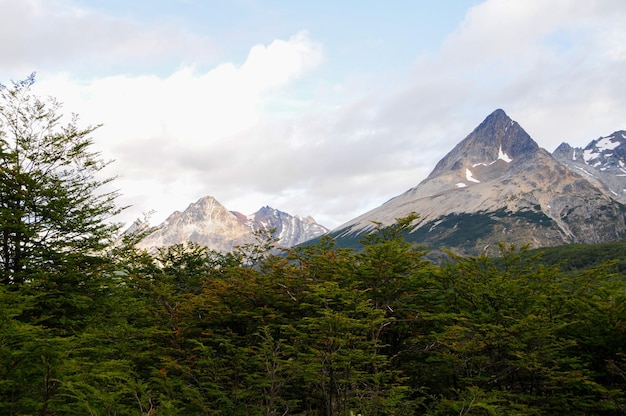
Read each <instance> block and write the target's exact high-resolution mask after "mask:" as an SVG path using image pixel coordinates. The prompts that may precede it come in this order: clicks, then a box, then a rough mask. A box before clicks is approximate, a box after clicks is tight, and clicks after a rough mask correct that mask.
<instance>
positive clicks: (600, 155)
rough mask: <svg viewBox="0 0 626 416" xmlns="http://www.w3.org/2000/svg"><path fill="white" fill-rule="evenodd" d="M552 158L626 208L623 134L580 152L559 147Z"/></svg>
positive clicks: (595, 142)
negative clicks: (577, 173) (625, 205)
mask: <svg viewBox="0 0 626 416" xmlns="http://www.w3.org/2000/svg"><path fill="white" fill-rule="evenodd" d="M552 155H553V156H554V157H555V158H556V159H557V160H558V161H559V162H561V163H563V164H564V165H565V166H567V167H569V168H570V169H572V170H574V171H576V172H579V173H580V174H581V175H583V176H584V177H585V178H586V179H587V180H588V181H589V182H591V183H593V184H594V185H596V186H597V187H598V188H599V189H601V190H603V191H604V192H605V193H606V194H607V195H608V196H610V197H611V198H614V199H616V200H617V201H619V202H621V203H623V204H626V131H624V130H620V131H616V132H615V133H613V134H611V135H609V136H606V137H600V138H598V139H595V140H592V141H591V142H590V143H589V144H588V145H587V146H586V147H585V148H584V149H583V148H574V147H572V146H570V145H569V144H567V143H562V144H561V145H560V146H559V147H557V148H556V150H555V151H554V152H553V153H552Z"/></svg>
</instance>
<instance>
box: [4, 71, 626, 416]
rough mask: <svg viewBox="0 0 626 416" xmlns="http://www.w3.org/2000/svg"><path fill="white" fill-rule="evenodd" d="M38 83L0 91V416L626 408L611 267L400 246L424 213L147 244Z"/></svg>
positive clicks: (624, 325) (622, 313)
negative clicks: (249, 238) (346, 237)
mask: <svg viewBox="0 0 626 416" xmlns="http://www.w3.org/2000/svg"><path fill="white" fill-rule="evenodd" d="M33 82H34V77H29V78H28V79H27V80H25V81H21V82H18V83H13V85H12V86H10V87H6V86H2V87H1V88H0V103H1V104H0V157H2V158H3V163H2V166H0V174H1V175H2V180H1V183H0V187H1V188H0V260H1V266H2V271H1V276H0V277H1V280H2V283H1V284H0V318H1V319H0V414H5V415H346V416H347V415H358V414H361V415H562V414H572V415H624V414H626V396H625V387H626V357H625V356H624V348H625V346H626V302H625V301H626V291H625V285H624V283H625V280H624V275H623V273H622V272H621V269H620V268H618V267H616V264H615V263H612V262H605V263H602V264H600V265H594V266H593V267H590V268H577V269H575V270H572V269H567V268H563V267H561V265H560V264H558V263H555V264H546V263H545V262H543V261H542V259H541V253H538V252H534V251H533V252H530V251H528V250H526V249H524V248H516V247H511V246H505V245H502V246H501V247H500V249H501V255H500V256H499V257H497V258H490V257H487V256H476V257H461V256H456V255H454V254H453V253H449V260H448V261H446V262H443V263H438V264H434V263H431V262H430V261H428V260H427V259H426V257H425V256H426V254H427V248H425V247H419V246H415V245H414V244H411V243H408V242H406V241H405V240H404V239H403V238H402V234H403V232H404V231H406V229H407V228H408V227H409V226H410V224H411V222H412V221H413V220H414V219H415V218H416V217H415V215H414V214H410V215H408V216H407V217H405V218H400V219H398V220H397V222H396V223H395V224H394V225H392V226H390V227H383V226H382V225H381V224H376V226H377V227H376V231H375V232H373V233H372V234H369V235H366V236H364V237H363V240H362V248H361V249H360V250H354V249H346V248H338V247H336V246H335V244H334V242H333V240H332V239H331V238H323V239H322V240H321V241H320V242H319V243H317V244H315V245H310V246H302V247H294V248H291V249H286V250H283V251H281V252H279V253H276V252H275V251H274V250H272V249H273V240H272V239H271V238H270V237H267V235H265V234H263V233H261V234H259V236H258V237H259V241H258V243H257V244H250V245H246V246H242V247H238V248H237V249H236V250H234V251H233V252H231V253H218V252H215V251H211V250H209V249H207V248H205V247H201V246H198V245H195V244H184V245H175V246H171V247H165V248H161V249H158V250H156V251H153V252H148V251H145V250H138V249H136V247H135V244H136V242H137V241H138V239H140V238H141V237H142V234H141V233H139V234H137V235H126V236H124V238H123V239H122V240H121V241H120V240H119V239H117V237H118V231H119V226H116V225H114V224H111V223H110V222H109V219H110V218H112V217H113V216H114V215H115V214H116V213H118V212H119V210H120V209H119V208H117V207H116V205H115V199H116V196H117V194H116V193H107V192H101V190H102V189H103V188H102V186H103V185H104V184H106V183H108V182H109V181H110V180H112V179H108V180H98V179H96V173H98V172H100V171H101V170H102V169H104V168H105V167H106V165H107V162H105V161H103V160H101V156H100V154H99V153H98V152H94V151H92V150H91V147H92V141H91V139H90V138H89V136H90V134H91V133H92V132H93V131H94V129H96V128H97V126H96V127H87V128H79V127H78V125H77V123H78V119H77V118H71V119H70V121H69V122H68V123H67V124H62V120H63V119H62V118H61V116H60V115H59V111H60V106H59V104H58V103H57V102H56V101H54V100H52V99H50V100H44V99H41V98H39V97H36V96H34V95H33V94H32V93H31V91H30V88H31V86H32V83H33Z"/></svg>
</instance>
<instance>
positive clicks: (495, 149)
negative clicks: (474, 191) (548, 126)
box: [427, 109, 539, 180]
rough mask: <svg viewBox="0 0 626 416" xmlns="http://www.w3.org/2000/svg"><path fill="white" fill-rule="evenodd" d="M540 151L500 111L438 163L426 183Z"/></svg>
mask: <svg viewBox="0 0 626 416" xmlns="http://www.w3.org/2000/svg"><path fill="white" fill-rule="evenodd" d="M538 149H539V145H538V144H537V143H536V142H535V141H534V140H533V139H532V138H531V137H530V136H529V135H528V133H526V131H524V129H523V128H522V127H521V126H520V125H519V124H518V123H517V122H516V121H514V120H512V119H511V118H510V117H509V116H508V115H507V114H506V113H505V112H504V110H502V109H497V110H495V111H494V112H492V113H491V114H490V115H488V116H487V118H485V120H483V122H482V123H480V125H479V126H478V127H476V128H475V129H474V131H472V132H471V133H470V134H469V135H468V136H467V137H466V138H465V139H463V140H462V141H461V142H460V143H459V144H457V145H456V146H455V147H454V149H452V151H450V153H448V154H447V155H446V156H445V157H444V158H443V159H441V160H440V161H439V163H438V164H437V165H436V166H435V169H434V170H433V171H432V172H431V174H430V175H429V177H428V178H427V180H428V179H432V178H434V177H437V176H439V175H441V174H442V173H444V172H446V171H451V170H459V169H466V168H467V167H468V166H477V165H490V164H493V163H494V162H495V161H497V160H504V161H506V162H512V161H515V160H516V159H519V158H524V157H525V156H527V155H529V154H532V153H534V152H536V151H537V150H538Z"/></svg>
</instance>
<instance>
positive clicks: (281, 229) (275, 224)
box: [139, 196, 328, 252]
mask: <svg viewBox="0 0 626 416" xmlns="http://www.w3.org/2000/svg"><path fill="white" fill-rule="evenodd" d="M260 230H274V231H273V233H272V237H274V238H276V239H277V242H276V245H277V246H278V247H292V246H295V245H298V244H301V243H303V242H305V241H307V240H310V239H312V238H316V237H319V236H321V235H323V234H325V233H327V232H328V229H327V228H326V227H324V226H322V225H320V224H318V223H317V222H315V220H314V219H313V218H311V217H306V218H302V217H300V216H297V215H296V216H292V215H290V214H287V213H285V212H282V211H279V210H277V209H274V208H271V207H268V206H266V207H263V208H261V209H260V210H258V211H257V212H255V213H254V214H251V215H244V214H242V213H240V212H237V211H229V210H227V209H226V208H225V207H224V206H223V205H222V204H220V203H219V202H218V201H217V200H216V199H215V198H213V197H212V196H207V197H204V198H200V199H199V200H198V201H197V202H195V203H192V204H190V205H189V206H188V207H187V209H185V210H184V211H183V212H179V211H176V212H174V213H173V214H171V215H170V216H169V217H168V218H167V219H166V220H165V221H164V222H163V223H162V224H161V225H159V226H158V227H156V228H155V231H153V232H152V233H151V234H149V235H148V236H147V237H146V238H144V239H143V240H142V241H141V242H140V243H139V247H141V248H151V247H162V246H169V245H173V244H178V243H184V242H188V241H192V242H195V243H198V244H200V245H202V246H206V247H209V248H211V249H213V250H216V251H220V252H229V251H232V250H233V249H234V248H235V247H237V246H243V245H244V244H249V243H255V242H256V236H255V232H257V231H260Z"/></svg>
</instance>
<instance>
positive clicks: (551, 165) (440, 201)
mask: <svg viewBox="0 0 626 416" xmlns="http://www.w3.org/2000/svg"><path fill="white" fill-rule="evenodd" d="M624 136H625V135H624V132H621V131H620V132H616V133H614V134H612V135H611V136H607V137H603V138H600V139H597V140H594V141H593V142H591V143H590V145H589V146H587V147H586V148H585V149H574V148H572V147H571V146H568V145H567V144H562V145H561V146H559V148H558V149H557V150H556V151H555V154H554V155H552V154H550V153H549V152H548V151H546V150H544V149H542V148H540V147H539V146H538V145H537V143H536V142H535V141H534V140H533V139H532V138H531V137H530V136H529V135H528V134H527V133H526V132H525V131H524V129H523V128H522V127H521V126H520V125H519V124H518V123H517V122H515V121H513V120H511V119H510V118H509V117H508V116H507V115H506V113H505V112H504V111H503V110H496V111H494V112H493V113H492V114H491V115H489V116H488V117H487V118H486V119H485V120H484V121H483V122H482V123H481V124H480V125H479V126H478V127H477V128H476V129H475V130H474V131H473V132H471V133H470V134H469V135H468V136H467V137H466V138H465V139H463V140H462V141H461V142H460V143H459V144H458V145H457V146H456V147H454V149H452V151H450V152H449V153H448V154H447V155H446V156H445V157H444V158H443V159H441V160H440V161H439V163H437V165H436V166H435V168H434V170H433V171H432V172H431V173H430V175H429V176H428V177H427V178H426V179H424V180H423V181H422V182H421V183H420V184H419V185H417V186H416V187H414V188H411V189H409V190H408V191H406V192H405V193H403V194H401V195H399V196H397V197H395V198H392V199H391V200H389V201H388V202H386V203H384V204H383V205H381V206H380V207H378V208H375V209H373V210H371V211H369V212H367V213H365V214H363V215H361V216H359V217H357V218H355V219H353V220H351V221H348V222H347V223H345V224H343V225H341V226H339V227H337V228H336V229H334V230H333V231H331V233H330V234H331V235H332V236H333V237H335V239H336V240H337V242H338V244H339V245H343V246H356V241H357V240H359V239H360V238H361V236H362V235H363V234H364V233H369V232H372V231H373V230H374V227H375V225H374V222H378V223H382V224H383V225H389V224H392V223H394V222H395V219H396V218H400V217H405V216H407V215H408V214H409V213H411V212H415V213H417V214H418V215H420V218H418V219H417V220H416V221H415V222H414V223H413V224H412V228H411V229H410V232H409V233H407V235H406V238H407V239H408V240H410V241H415V242H418V243H420V244H423V245H425V246H426V247H427V248H429V249H435V250H437V249H441V248H447V249H450V250H452V251H453V252H457V253H459V254H469V255H477V254H481V253H489V254H496V253H497V246H498V243H499V242H505V243H510V244H515V245H517V246H521V245H529V246H530V247H533V248H535V247H544V246H554V245H560V244H567V243H575V242H581V243H600V242H606V241H613V240H619V239H623V238H624V237H626V224H625V214H626V207H625V206H624V205H623V204H624V202H625V199H626V182H625V180H626V177H625V176H624V175H625V174H626V171H625V168H626V167H625V165H624V163H625V161H626V158H625V157H624V156H625V153H626V145H625V144H624V143H625V142H626V139H625V137H624Z"/></svg>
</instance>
